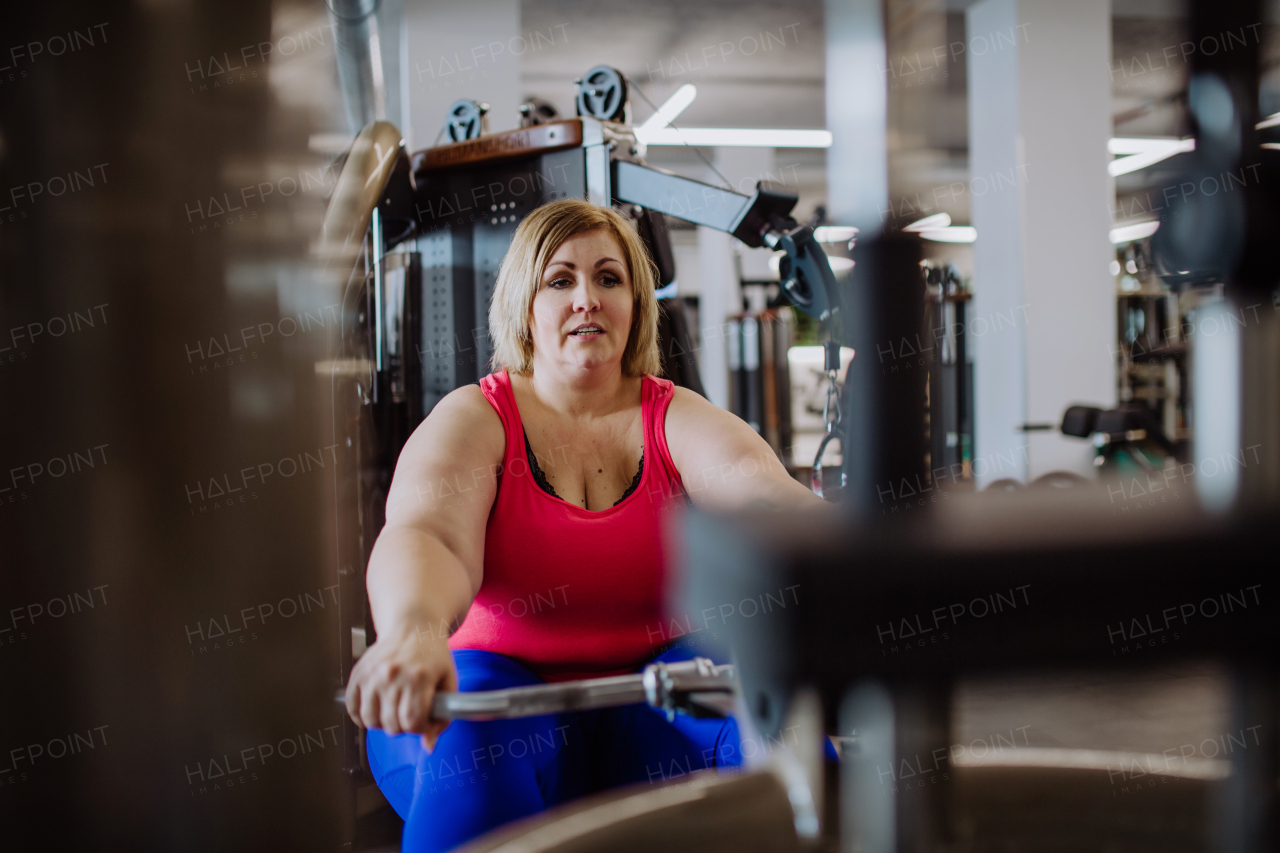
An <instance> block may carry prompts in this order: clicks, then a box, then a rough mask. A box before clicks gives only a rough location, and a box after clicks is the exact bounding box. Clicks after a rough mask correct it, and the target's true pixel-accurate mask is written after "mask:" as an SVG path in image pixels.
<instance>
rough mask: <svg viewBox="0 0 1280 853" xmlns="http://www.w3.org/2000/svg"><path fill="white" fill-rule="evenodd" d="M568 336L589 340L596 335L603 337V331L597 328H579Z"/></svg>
mask: <svg viewBox="0 0 1280 853" xmlns="http://www.w3.org/2000/svg"><path fill="white" fill-rule="evenodd" d="M569 334H570V335H573V336H575V337H579V338H591V337H595V336H596V335H603V334H604V329H602V328H600V327H599V326H579V327H578V328H576V329H574V330H573V331H572V332H570V333H569Z"/></svg>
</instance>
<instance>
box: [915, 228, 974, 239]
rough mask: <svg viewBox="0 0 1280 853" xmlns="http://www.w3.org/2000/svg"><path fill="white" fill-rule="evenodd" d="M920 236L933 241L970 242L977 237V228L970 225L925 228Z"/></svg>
mask: <svg viewBox="0 0 1280 853" xmlns="http://www.w3.org/2000/svg"><path fill="white" fill-rule="evenodd" d="M919 234H920V236H921V237H923V238H924V239H926V240H932V241H934V242H935V243H972V242H974V241H976V240H977V239H978V229H977V228H974V227H973V226H972V225H951V226H948V227H946V228H925V229H923V230H922V231H920V232H919Z"/></svg>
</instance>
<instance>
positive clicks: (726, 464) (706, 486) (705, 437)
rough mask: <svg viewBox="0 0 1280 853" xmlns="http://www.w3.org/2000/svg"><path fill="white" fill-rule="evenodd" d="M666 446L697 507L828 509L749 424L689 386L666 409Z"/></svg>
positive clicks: (676, 395) (678, 391) (676, 393)
mask: <svg viewBox="0 0 1280 853" xmlns="http://www.w3.org/2000/svg"><path fill="white" fill-rule="evenodd" d="M666 435H667V447H668V448H669V449H670V451H671V459H672V461H674V462H675V463H676V468H677V470H679V471H680V477H681V479H683V480H684V486H685V489H686V490H687V491H688V492H689V497H690V498H691V499H692V500H693V503H694V504H695V505H697V506H704V507H710V508H715V509H724V510H732V509H745V508H748V507H753V506H765V507H769V508H773V509H815V508H823V507H829V506H830V504H828V503H826V502H825V501H823V500H822V498H820V497H818V496H817V495H815V494H814V493H813V492H811V491H809V490H808V489H806V488H805V487H804V486H802V485H800V484H799V483H798V482H796V481H795V479H794V478H792V477H791V475H789V474H788V473H787V469H786V468H785V467H784V466H783V464H782V463H781V462H780V461H778V457H777V456H776V455H775V454H774V452H773V448H771V447H769V443H768V442H766V441H765V440H764V439H763V438H761V437H760V436H759V435H758V434H757V433H756V431H755V430H754V429H752V428H751V426H750V425H749V424H747V423H746V421H744V420H742V419H741V418H739V417H738V416H737V415H734V414H731V413H730V412H726V411H725V410H724V409H721V408H719V407H718V406H715V405H713V404H712V403H710V402H709V401H707V400H705V399H703V398H702V397H700V396H698V395H697V394H695V393H694V392H693V391H690V390H689V389H687V388H676V389H675V399H673V400H672V401H671V406H670V408H669V409H668V410H667V424H666Z"/></svg>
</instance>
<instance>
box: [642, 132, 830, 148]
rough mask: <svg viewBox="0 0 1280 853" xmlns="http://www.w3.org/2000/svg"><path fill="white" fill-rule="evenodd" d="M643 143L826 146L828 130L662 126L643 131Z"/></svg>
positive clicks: (775, 146)
mask: <svg viewBox="0 0 1280 853" xmlns="http://www.w3.org/2000/svg"><path fill="white" fill-rule="evenodd" d="M641 141H643V142H644V144H645V145H705V146H742V147H749V148H830V147H831V132H830V131H828V130H770V129H763V128H762V129H755V128H734V127H683V128H680V129H678V130H677V129H676V128H674V127H666V128H661V129H658V130H651V131H647V132H646V133H645V134H644V136H643V139H642V140H641Z"/></svg>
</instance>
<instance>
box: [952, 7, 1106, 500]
mask: <svg viewBox="0 0 1280 853" xmlns="http://www.w3.org/2000/svg"><path fill="white" fill-rule="evenodd" d="M966 18H967V45H966V47H967V56H968V72H969V169H970V176H971V184H970V186H971V187H972V188H973V192H972V217H973V220H972V221H973V225H974V226H975V227H976V228H977V231H978V241H977V243H976V244H975V245H974V300H973V305H972V318H971V320H970V328H969V334H970V343H971V346H972V348H973V352H974V373H975V378H974V397H975V399H974V415H975V430H974V432H975V436H974V457H975V466H974V472H975V475H976V476H977V479H978V484H979V486H980V487H981V486H982V485H985V484H986V483H989V482H991V481H992V480H996V479H1000V478H1002V477H1016V478H1018V479H1020V480H1024V481H1029V480H1031V479H1034V478H1035V477H1037V476H1039V475H1041V474H1043V473H1045V472H1047V471H1052V470H1059V469H1065V470H1068V471H1075V472H1077V473H1081V474H1085V475H1088V476H1092V472H1093V467H1092V464H1091V461H1092V458H1093V455H1094V454H1093V448H1092V447H1091V446H1090V445H1088V444H1087V443H1085V442H1083V441H1081V440H1080V439H1073V438H1066V437H1064V436H1062V435H1061V434H1059V433H1057V432H1052V433H1050V432H1033V433H1025V432H1021V431H1019V430H1018V426H1019V425H1021V424H1024V423H1029V422H1031V423H1055V424H1056V423H1059V422H1060V420H1061V417H1062V412H1063V410H1064V409H1066V408H1067V407H1068V406H1070V405H1072V404H1074V403H1087V404H1093V405H1100V406H1103V407H1110V406H1114V405H1115V400H1116V375H1115V365H1114V363H1113V356H1112V351H1113V350H1114V348H1115V336H1116V332H1115V323H1116V320H1115V313H1116V300H1115V291H1114V284H1113V283H1112V278H1111V275H1110V273H1109V271H1108V269H1107V266H1108V263H1109V262H1110V260H1111V259H1112V257H1113V255H1112V249H1111V243H1110V240H1109V238H1108V230H1109V226H1110V219H1109V211H1110V209H1111V206H1112V204H1113V200H1114V185H1113V183H1112V179H1111V178H1110V177H1109V176H1108V175H1107V161H1108V160H1109V159H1110V157H1109V155H1108V154H1107V139H1108V138H1109V137H1110V135H1111V130H1112V126H1111V86H1110V83H1109V78H1108V71H1107V69H1108V68H1109V67H1110V59H1111V4H1110V2H1109V0H1073V2H1071V3H1062V2H1053V0H981V2H978V3H976V4H974V5H973V6H970V7H969V10H968V12H967V13H966Z"/></svg>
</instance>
